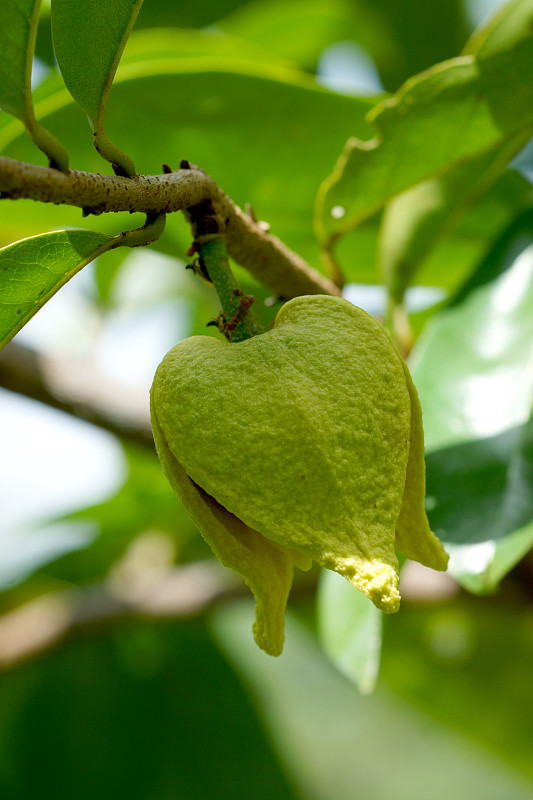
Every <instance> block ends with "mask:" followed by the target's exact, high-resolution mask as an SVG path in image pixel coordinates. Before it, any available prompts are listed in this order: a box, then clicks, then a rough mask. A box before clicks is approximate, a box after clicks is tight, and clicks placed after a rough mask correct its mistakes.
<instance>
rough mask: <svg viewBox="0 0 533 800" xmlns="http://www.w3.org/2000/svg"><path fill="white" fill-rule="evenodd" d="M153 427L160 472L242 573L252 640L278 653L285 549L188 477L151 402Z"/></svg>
mask: <svg viewBox="0 0 533 800" xmlns="http://www.w3.org/2000/svg"><path fill="white" fill-rule="evenodd" d="M152 428H153V432H154V439H155V443H156V448H157V453H158V455H159V458H160V461H161V464H162V465H163V469H164V472H165V475H166V476H167V478H168V480H169V482H170V484H171V486H172V487H173V489H174V491H175V492H176V494H177V495H178V498H179V499H180V501H181V502H182V503H183V505H184V506H185V508H186V510H187V513H188V514H189V516H190V517H191V519H192V521H193V522H194V523H195V525H196V526H197V528H198V529H199V531H200V532H201V534H202V536H203V537H204V539H205V540H206V542H207V543H208V544H209V546H210V547H211V549H212V550H213V552H214V554H215V555H216V556H217V558H218V559H219V560H220V561H221V562H222V563H223V564H224V565H225V566H226V567H230V568H231V569H233V570H235V572H237V573H238V574H239V575H240V576H241V577H242V578H244V580H245V581H246V584H247V585H248V587H249V588H250V589H251V591H252V592H253V594H254V596H255V600H256V606H255V623H254V627H253V633H254V638H255V641H256V642H257V644H258V645H259V647H260V648H261V649H262V650H265V651H266V652H267V653H268V654H269V655H272V656H278V655H280V653H281V651H282V650H283V641H284V633H283V630H284V616H285V607H286V605H287V598H288V596H289V591H290V588H291V585H292V578H293V561H292V558H291V556H290V554H288V553H286V552H284V551H283V549H281V548H278V547H277V546H276V545H275V544H273V543H272V542H270V541H268V539H265V537H264V536H262V535H261V534H260V533H258V532H257V531H255V530H252V529H251V528H249V527H248V526H247V525H245V524H244V523H243V522H241V520H239V519H238V518H237V517H235V516H234V515H233V514H230V513H229V512H228V511H226V509H225V508H224V507H223V506H221V505H220V503H218V502H217V501H216V500H215V499H214V498H213V497H211V496H210V495H208V494H207V493H206V492H204V490H203V489H201V488H200V487H199V486H198V485H197V484H195V483H194V481H192V480H191V479H190V478H189V477H188V476H187V473H186V472H185V470H184V469H183V467H182V466H181V464H180V463H179V461H177V459H176V458H175V457H174V456H173V454H172V453H171V451H170V450H169V448H168V445H167V442H166V439H165V436H164V434H163V432H162V431H161V428H160V426H159V423H158V420H157V414H156V412H155V410H154V407H153V403H152Z"/></svg>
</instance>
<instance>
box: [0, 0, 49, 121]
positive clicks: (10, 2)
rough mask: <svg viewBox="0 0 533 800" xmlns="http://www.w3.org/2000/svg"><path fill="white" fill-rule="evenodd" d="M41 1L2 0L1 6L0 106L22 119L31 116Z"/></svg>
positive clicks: (24, 119)
mask: <svg viewBox="0 0 533 800" xmlns="http://www.w3.org/2000/svg"><path fill="white" fill-rule="evenodd" d="M40 4H41V3H40V0H3V2H2V6H1V7H0V51H1V52H2V58H1V60H0V107H1V108H4V109H5V110H6V111H8V112H9V113H10V114H13V115H14V116H15V117H17V118H18V119H20V120H22V122H25V121H26V119H28V118H29V117H31V116H32V102H31V86H30V83H31V64H32V59H33V50H34V46H35V34H36V26H37V22H38V19H39V6H40Z"/></svg>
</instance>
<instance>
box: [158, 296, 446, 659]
mask: <svg viewBox="0 0 533 800" xmlns="http://www.w3.org/2000/svg"><path fill="white" fill-rule="evenodd" d="M412 408H413V413H412ZM152 414H153V419H154V436H155V439H156V444H157V446H158V452H159V454H160V457H161V460H162V462H163V465H164V467H165V471H166V473H167V475H168V476H169V478H170V479H171V482H172V483H173V485H174V488H175V489H176V491H178V495H180V497H181V499H182V501H183V502H184V505H185V506H186V507H187V508H188V509H189V513H190V514H191V516H192V517H193V519H194V520H195V522H196V523H197V525H198V527H199V528H200V530H201V531H202V533H203V534H204V536H205V538H206V539H207V540H208V541H209V542H210V544H211V546H212V547H213V549H214V550H215V552H216V553H217V554H218V555H219V556H220V557H221V558H222V560H223V561H224V562H225V563H227V564H228V565H229V566H232V567H234V568H237V571H240V572H241V574H243V575H244V577H245V578H246V580H247V581H248V583H249V585H250V586H252V583H253V582H255V586H256V588H255V589H254V588H253V586H252V590H253V591H254V593H255V594H256V598H257V599H258V604H259V606H260V608H259V609H258V611H259V616H260V615H261V614H262V613H263V606H264V602H263V601H259V595H261V596H263V597H264V596H266V595H267V594H268V593H269V591H270V589H271V588H272V587H270V588H268V580H265V575H262V576H261V577H258V576H259V572H260V571H261V570H260V569H259V567H258V563H255V562H254V566H253V567H252V566H251V562H250V563H248V562H249V559H248V561H246V559H245V561H246V567H244V566H243V563H244V562H243V561H241V562H240V569H239V568H238V567H236V564H237V562H238V561H239V558H241V556H242V553H241V555H240V556H236V555H235V553H234V552H233V550H232V547H233V546H234V544H235V543H234V541H233V540H232V538H231V537H233V539H237V538H239V537H240V538H239V541H240V546H242V545H243V543H246V546H248V545H250V542H251V541H252V539H253V537H254V536H261V541H262V542H266V543H267V545H268V547H269V548H272V547H274V551H269V552H271V555H272V556H273V560H272V559H271V556H270V555H269V556H266V559H267V560H269V559H270V561H272V563H271V565H270V566H269V567H268V568H266V567H265V569H266V570H267V574H269V575H270V576H271V577H272V575H273V574H274V573H276V575H277V576H278V578H279V576H280V575H281V574H283V575H286V574H287V570H288V564H290V563H291V558H292V557H293V556H294V551H299V552H300V553H302V554H304V555H305V556H307V557H310V558H312V559H313V560H315V561H317V562H318V563H319V564H321V565H322V566H324V567H327V568H328V569H334V570H336V571H337V572H339V573H340V574H342V575H344V576H345V577H346V578H347V579H348V580H349V581H350V582H351V583H352V584H353V585H354V586H355V587H356V588H358V589H359V590H361V591H362V592H364V593H365V594H366V595H367V596H368V597H369V598H370V599H371V600H372V601H373V602H374V603H375V604H376V605H377V606H378V607H379V608H381V609H383V610H384V611H386V612H393V611H396V610H397V609H398V606H399V601H400V595H399V590H398V562H397V559H396V554H395V542H396V528H397V525H398V531H399V535H400V538H401V540H402V543H403V544H404V550H405V549H407V550H409V553H408V554H409V555H410V557H413V558H418V559H419V560H422V561H423V563H430V565H431V566H436V567H437V568H441V569H443V568H445V565H446V555H445V553H444V551H443V549H442V546H441V545H440V543H439V542H438V540H437V539H436V538H435V537H434V535H433V534H432V533H431V531H430V530H429V527H428V524H427V519H426V516H425V512H424V509H423V494H424V461H423V440H422V435H421V421H420V408H419V405H418V400H417V398H416V392H415V390H414V387H413V386H412V383H411V381H410V377H409V375H408V372H407V368H406V367H405V366H404V364H403V361H402V359H401V358H400V356H399V354H398V352H397V351H396V349H395V348H394V346H393V344H392V343H391V341H390V339H389V338H388V336H387V334H386V333H385V331H384V330H383V328H382V327H381V326H380V325H379V324H378V323H377V322H376V321H375V320H374V319H373V318H372V317H371V316H370V315H368V314H367V313H366V312H364V311H362V310H361V309H359V308H357V307H355V306H353V305H351V304H350V303H348V302H347V301H345V300H341V299H339V298H333V297H327V296H310V297H299V298H295V299H294V300H291V301H289V302H288V303H286V304H285V306H284V307H283V308H282V309H281V311H280V313H279V314H278V316H277V318H276V321H275V324H274V326H273V328H272V329H271V330H269V331H267V332H266V333H264V334H261V335H258V336H254V337H253V338H251V339H247V340H246V341H243V342H239V343H236V344H235V343H234V344H227V343H225V342H221V341H217V340H214V339H211V338H208V337H202V336H195V337H192V338H190V339H187V340H185V341H184V342H181V343H180V344H178V345H177V346H176V347H174V348H173V349H172V350H171V351H170V352H169V353H168V354H167V356H166V357H165V358H164V360H163V362H162V363H161V365H160V366H159V368H158V370H157V373H156V376H155V379H154V384H153V387H152ZM180 471H181V472H180ZM177 475H179V477H176V476H177ZM406 477H408V479H409V482H408V483H406ZM185 478H186V479H187V480H188V481H190V482H191V484H192V485H193V486H195V490H194V491H195V492H196V493H197V494H196V495H194V498H195V499H194V501H192V500H191V497H192V495H191V492H190V491H189V490H187V491H184V489H183V486H184V485H185ZM191 491H192V490H191ZM197 495H198V496H200V497H201V505H202V513H201V514H200V513H199V511H198V508H199V506H198V502H199V501H198V500H197ZM213 504H216V505H213ZM207 507H208V508H209V510H210V512H211V513H212V511H213V508H216V509H217V510H218V511H219V513H218V517H217V518H218V522H220V520H221V519H222V518H223V524H224V531H225V532H224V536H221V532H220V530H218V532H217V534H216V538H217V542H218V544H215V543H214V533H213V531H214V527H215V526H214V524H212V522H211V521H210V517H209V516H208V515H207V512H206V511H205V509H206V508H207ZM224 515H227V516H224ZM215 516H216V515H215ZM235 518H236V519H237V521H238V525H237V527H238V530H239V533H238V534H236V533H235V526H236V523H235V522H234V520H235ZM206 520H207V521H206ZM241 525H242V526H245V527H240V526H241ZM208 529H209V530H208ZM248 531H251V532H252V533H248ZM411 534H412V535H411ZM224 537H226V538H225V539H224ZM228 537H229V538H228ZM222 539H224V544H223V545H221V544H220V542H221V541H222ZM261 548H263V550H264V548H265V546H264V545H263V544H261ZM223 551H224V552H223ZM228 551H231V554H230V555H228ZM262 552H263V551H262ZM254 553H255V556H257V558H259V559H261V556H258V555H257V554H258V553H259V550H258V549H254ZM280 553H281V554H282V555H283V559H285V560H284V561H283V567H282V566H281V562H280V560H279V559H280V556H279V554H280ZM255 556H254V558H255ZM287 559H288V561H287ZM256 560H257V559H256ZM274 562H275V565H274ZM263 572H264V570H263ZM252 573H253V575H254V578H252V577H251V576H252ZM259 584H261V586H263V589H262V590H259V589H258V585H259ZM289 585H290V580H289V582H287V579H286V578H285V579H284V582H283V587H284V588H283V591H282V592H281V591H279V596H280V597H281V594H282V593H284V594H285V597H284V599H283V603H284V602H285V599H286V594H287V592H288V588H289ZM256 590H257V591H256ZM258 619H259V618H258ZM258 624H259V622H258ZM267 627H268V626H267ZM271 627H272V629H276V626H275V625H274V626H271ZM278 627H279V626H278ZM259 628H260V629H261V630H263V631H264V630H266V628H265V625H264V624H263V623H262V624H261V625H259ZM256 638H258V637H257V630H256ZM261 646H263V647H264V642H263V644H262V645H261ZM265 649H267V650H269V651H272V649H273V648H272V647H270V648H269V647H266V648H265Z"/></svg>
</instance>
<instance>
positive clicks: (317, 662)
mask: <svg viewBox="0 0 533 800" xmlns="http://www.w3.org/2000/svg"><path fill="white" fill-rule="evenodd" d="M251 624H252V614H251V605H250V604H244V603H242V604H241V603H236V604H233V605H232V606H226V607H224V608H222V609H219V610H218V611H217V612H216V614H215V615H214V619H213V629H214V632H215V634H216V637H217V640H218V642H219V644H220V646H221V648H222V649H223V651H224V652H226V653H227V655H228V658H229V660H230V661H231V663H233V664H234V666H235V669H236V670H237V672H238V674H239V675H241V677H242V679H243V681H244V683H245V685H246V686H247V687H249V691H250V693H251V695H252V697H253V699H254V701H255V703H256V706H257V708H258V710H259V714H260V715H261V717H262V719H263V722H264V725H265V727H266V729H267V731H268V733H269V735H270V737H272V739H273V740H274V741H275V742H276V744H277V746H278V748H279V752H280V754H281V755H282V757H283V760H284V763H285V767H286V769H287V771H288V774H289V775H290V777H291V780H292V781H293V782H294V783H295V784H296V786H297V787H298V789H299V791H300V793H301V795H302V796H303V797H305V798H307V799H308V800H353V798H354V788H355V791H356V792H357V795H356V796H357V797H372V798H375V800H403V798H407V797H408V798H410V800H427V797H428V796H431V798H432V800H449V798H450V797H454V798H456V800H471V798H472V797H483V798H484V800H501V798H502V797H505V798H506V800H519V799H520V800H526V799H529V798H530V797H531V792H532V790H533V786H532V784H531V781H528V780H527V779H525V778H524V777H523V776H521V775H520V774H519V773H517V772H516V771H513V770H511V769H510V768H509V767H508V766H507V765H506V764H504V762H502V761H500V760H499V759H498V758H495V755H494V753H493V752H492V751H489V750H485V749H483V748H481V747H479V746H476V745H474V744H472V743H471V742H469V741H468V740H467V739H466V737H465V736H463V735H461V734H458V733H456V732H455V731H453V730H452V729H450V728H449V727H444V726H442V725H440V724H438V723H437V722H435V721H434V720H431V718H429V717H428V716H427V715H426V714H420V713H419V712H418V711H417V710H416V709H415V708H414V707H413V706H412V705H410V704H407V703H405V702H403V701H401V700H400V699H399V698H398V697H396V696H394V695H393V694H392V693H390V692H388V691H384V690H382V689H380V688H378V690H377V691H376V692H375V694H373V695H371V696H369V697H363V696H361V695H359V694H358V693H357V692H355V691H354V689H353V687H352V686H350V684H349V683H348V682H347V681H346V680H344V679H343V678H342V677H341V676H340V675H339V674H338V673H337V672H335V670H334V669H333V668H332V667H331V666H330V665H329V664H328V663H327V662H326V661H325V659H324V658H323V656H322V655H321V654H320V652H319V651H318V648H317V644H316V642H315V641H314V640H313V638H312V636H311V634H310V633H309V632H308V631H306V630H305V629H304V628H303V626H302V625H301V624H298V623H297V622H296V621H295V619H294V618H293V617H291V616H290V615H288V618H287V637H286V643H285V650H284V652H283V656H282V657H281V658H279V659H272V658H269V657H268V656H266V655H264V654H263V653H261V652H260V651H259V650H258V649H257V648H256V647H255V645H254V643H253V640H252V636H251V631H250V629H251ZM391 624H393V621H391ZM432 691H433V693H434V694H438V691H439V687H438V684H436V683H434V684H433V687H432Z"/></svg>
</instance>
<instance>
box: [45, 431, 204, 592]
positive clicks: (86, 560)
mask: <svg viewBox="0 0 533 800" xmlns="http://www.w3.org/2000/svg"><path fill="white" fill-rule="evenodd" d="M126 456H127V464H128V477H127V479H126V481H125V483H124V485H123V486H122V487H121V488H120V489H119V490H118V492H116V494H114V495H113V496H112V497H110V498H109V499H108V500H106V501H105V502H103V503H99V504H98V505H95V506H91V507H89V508H83V509H80V510H79V511H76V512H74V513H73V514H68V515H67V516H64V517H61V518H60V519H59V520H56V521H55V523H56V524H63V525H66V524H68V523H73V524H74V525H79V526H82V527H83V526H87V527H89V526H90V527H91V528H92V530H93V531H94V535H93V536H92V538H91V539H88V540H87V541H86V542H85V547H84V548H83V549H82V548H80V549H78V550H77V551H76V552H70V553H66V554H65V555H61V557H60V558H57V559H55V560H54V561H53V562H51V561H49V562H48V563H47V564H46V566H44V567H43V568H42V573H43V574H45V575H47V576H48V577H53V578H55V579H60V580H63V581H68V582H69V583H87V582H89V581H97V580H102V579H104V577H105V576H106V575H107V574H108V572H109V570H110V568H111V567H112V566H113V564H114V563H115V562H116V561H117V560H118V559H120V558H121V557H122V556H123V555H124V552H125V551H126V548H127V547H128V546H129V545H130V543H131V542H132V541H133V540H134V539H135V538H137V537H138V536H140V535H142V534H154V533H157V534H165V535H168V537H170V539H171V540H172V542H173V543H174V545H175V548H176V551H177V560H178V561H180V562H181V561H184V560H186V558H185V557H184V556H185V552H186V551H189V552H192V553H193V557H194V556H197V555H198V552H197V550H198V549H199V550H200V553H202V554H203V553H204V549H203V548H202V547H201V546H200V548H197V549H195V547H194V544H193V540H195V539H196V538H198V539H199V538H200V537H199V534H198V531H197V530H196V528H195V526H194V525H193V523H192V522H191V520H190V519H189V517H188V516H187V513H186V512H185V510H184V508H183V506H182V505H181V504H180V503H179V502H178V501H177V500H176V495H175V494H174V493H173V492H172V490H171V489H170V488H169V486H168V482H167V481H166V478H165V476H164V475H163V472H162V470H161V466H160V464H159V460H158V459H157V457H156V455H155V451H154V452H153V453H152V452H150V451H148V452H144V451H141V450H136V449H133V448H131V447H129V448H127V449H126ZM191 545H192V546H191ZM205 554H206V555H208V556H210V555H211V554H210V551H208V550H207V548H205Z"/></svg>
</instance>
